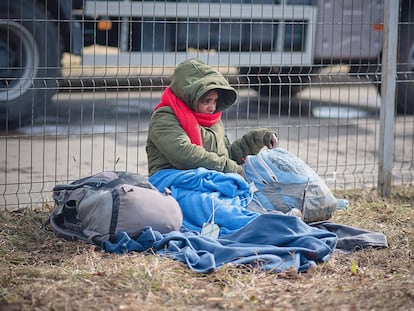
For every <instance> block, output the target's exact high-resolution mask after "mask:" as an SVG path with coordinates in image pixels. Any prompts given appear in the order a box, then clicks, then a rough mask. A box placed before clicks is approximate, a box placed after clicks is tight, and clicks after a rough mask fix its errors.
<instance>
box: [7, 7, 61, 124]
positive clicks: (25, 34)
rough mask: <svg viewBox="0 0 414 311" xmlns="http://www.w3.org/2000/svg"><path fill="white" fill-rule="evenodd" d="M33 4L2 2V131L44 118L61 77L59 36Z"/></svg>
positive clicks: (53, 25)
mask: <svg viewBox="0 0 414 311" xmlns="http://www.w3.org/2000/svg"><path fill="white" fill-rule="evenodd" d="M34 3H35V2H34V1H32V0H19V1H13V0H5V1H4V0H3V1H1V2H0V77H1V79H0V127H1V128H3V129H4V128H8V129H13V128H16V127H19V126H22V125H24V124H27V123H30V122H33V120H34V119H35V118H36V117H37V116H39V115H42V114H43V113H44V112H45V111H46V110H45V108H46V107H47V104H48V103H49V101H50V98H51V96H52V95H53V93H54V91H56V87H54V86H55V85H56V83H57V80H56V78H57V77H58V76H59V74H60V58H61V52H60V50H59V46H60V45H59V44H58V43H59V41H58V34H57V30H56V25H55V23H53V22H51V21H48V20H47V16H46V15H47V14H45V12H46V11H45V8H44V7H43V6H42V5H40V4H39V3H38V2H37V3H36V5H34Z"/></svg>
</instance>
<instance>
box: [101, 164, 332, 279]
mask: <svg viewBox="0 0 414 311" xmlns="http://www.w3.org/2000/svg"><path fill="white" fill-rule="evenodd" d="M150 182H151V183H152V184H153V185H154V186H156V187H157V188H158V189H159V190H160V191H164V190H165V188H169V189H170V190H171V192H172V196H173V197H174V198H175V199H176V200H177V201H178V203H179V204H180V206H181V208H182V211H183V228H182V230H181V232H178V231H173V232H170V233H168V234H160V233H159V232H156V231H153V230H152V228H150V227H147V228H146V229H145V230H144V231H143V232H142V234H141V235H140V236H139V237H138V238H136V239H131V237H129V236H128V235H127V234H126V233H125V232H119V234H118V235H117V237H116V240H115V241H112V242H111V241H105V242H104V244H103V248H104V249H105V250H106V251H108V252H113V253H120V254H123V253H126V252H132V251H145V250H147V249H152V251H155V252H156V253H157V254H160V255H161V256H166V257H170V258H174V259H177V260H179V261H181V262H183V263H185V264H187V265H188V266H189V267H190V268H191V269H192V270H194V271H197V272H209V271H212V270H215V269H217V268H219V267H220V266H222V265H224V264H228V263H231V264H248V265H253V266H257V267H259V268H261V269H263V270H272V271H275V272H279V271H284V270H286V269H290V268H292V267H293V268H295V269H296V270H297V271H306V270H307V269H308V268H309V267H310V266H315V265H316V264H317V263H318V262H324V261H326V260H327V259H328V258H329V256H330V255H331V253H332V252H333V250H334V249H335V246H336V243H337V236H336V234H334V233H331V232H329V231H326V230H321V229H317V228H313V227H311V226H309V225H307V224H306V223H304V222H303V221H301V220H300V219H299V218H297V217H294V216H286V215H283V214H259V213H255V212H252V211H250V210H248V209H247V208H246V207H247V206H248V204H249V203H250V202H251V199H252V191H251V190H250V187H249V185H248V184H247V182H246V181H245V180H244V179H243V178H242V177H241V176H240V175H238V174H224V173H219V172H216V171H211V170H206V169H204V168H199V169H194V170H185V171H182V170H175V169H168V170H161V171H159V172H158V173H156V174H154V175H153V176H152V177H151V178H150ZM213 210H214V213H213ZM213 217H214V222H215V223H216V224H218V225H219V226H220V236H219V239H217V240H215V239H211V238H209V237H206V236H203V235H200V234H199V232H200V231H201V228H202V226H203V223H205V222H209V221H211V220H212V219H213Z"/></svg>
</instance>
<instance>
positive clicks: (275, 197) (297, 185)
mask: <svg viewBox="0 0 414 311" xmlns="http://www.w3.org/2000/svg"><path fill="white" fill-rule="evenodd" d="M243 169H244V173H245V176H246V179H247V181H248V182H253V183H254V185H255V187H256V189H257V191H256V192H255V193H254V198H255V200H256V202H259V204H260V206H261V207H263V208H264V210H265V211H274V210H276V211H280V212H283V213H288V212H289V211H290V210H292V209H293V208H296V209H298V210H300V211H301V212H302V219H303V220H304V221H305V222H308V223H309V222H315V221H321V220H327V219H329V218H330V217H331V216H332V215H333V213H334V212H335V211H336V210H337V209H338V202H339V201H338V199H337V198H335V197H334V195H333V194H332V192H331V191H330V189H329V188H328V186H327V185H326V184H325V182H324V181H323V180H322V179H321V178H320V176H319V175H318V174H317V173H316V172H315V171H314V170H313V169H312V168H311V167H310V166H309V165H308V164H306V163H305V162H304V161H302V160H301V159H299V158H298V157H296V156H295V155H293V154H291V153H290V152H288V151H287V150H285V149H282V148H275V149H269V150H263V151H261V152H260V153H258V154H257V155H249V156H247V157H246V160H245V162H244V164H243ZM339 200H340V203H341V204H345V203H346V202H345V200H342V199H339Z"/></svg>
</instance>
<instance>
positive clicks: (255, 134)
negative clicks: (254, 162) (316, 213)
mask: <svg viewBox="0 0 414 311" xmlns="http://www.w3.org/2000/svg"><path fill="white" fill-rule="evenodd" d="M272 134H276V133H275V132H274V131H271V130H269V129H266V128H259V129H256V130H253V131H250V132H248V133H247V134H245V135H243V137H241V138H239V139H237V140H235V141H234V142H233V143H230V142H229V140H228V138H227V137H226V138H227V141H228V143H227V149H228V151H229V155H230V158H231V159H233V160H235V161H236V162H237V163H238V164H242V163H243V159H244V158H246V156H247V155H254V154H258V153H259V152H260V150H262V148H263V147H265V146H267V145H268V144H269V141H270V136H271V135H272ZM276 135H277V134H276Z"/></svg>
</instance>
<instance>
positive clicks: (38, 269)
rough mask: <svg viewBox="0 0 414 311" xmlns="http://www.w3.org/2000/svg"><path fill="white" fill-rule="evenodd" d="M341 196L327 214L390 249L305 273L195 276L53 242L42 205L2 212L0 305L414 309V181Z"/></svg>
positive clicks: (155, 261) (138, 258)
mask: <svg viewBox="0 0 414 311" xmlns="http://www.w3.org/2000/svg"><path fill="white" fill-rule="evenodd" d="M338 196H341V197H345V198H347V199H348V200H349V201H350V203H351V204H350V208H349V210H348V211H343V212H338V213H337V214H336V215H335V216H334V218H333V219H332V221H334V222H338V223H344V224H349V225H352V226H356V227H360V228H364V229H368V230H373V231H381V232H383V233H385V234H386V236H387V238H388V242H389V248H388V249H384V250H374V249H366V250H363V251H359V252H355V253H353V254H348V255H345V254H335V255H334V256H333V257H332V258H331V259H330V260H329V261H328V262H327V263H325V264H323V265H320V266H319V267H318V268H317V269H316V270H312V271H308V272H307V273H302V274H297V273H295V272H293V271H291V272H286V273H280V274H272V273H269V272H263V271H260V270H257V269H253V268H249V267H234V266H225V267H223V268H221V269H219V270H217V271H215V272H213V273H209V274H200V273H195V272H192V271H191V270H190V269H189V268H187V267H186V266H184V265H183V264H181V263H179V262H177V261H174V260H171V259H166V258H163V257H159V256H157V255H145V254H142V253H136V254H129V255H114V254H108V253H102V252H97V251H95V250H94V248H93V247H91V246H89V245H86V244H84V243H82V242H66V241H62V240H59V239H57V238H56V237H55V236H54V234H53V233H51V232H48V231H46V230H44V229H43V228H42V223H43V222H44V220H45V219H46V217H47V213H46V212H36V211H20V212H14V213H6V212H3V213H0V260H1V262H0V310H414V277H413V275H414V273H413V271H414V264H413V263H414V260H413V257H414V253H413V208H414V187H413V186H410V187H401V188H396V189H394V195H393V197H392V198H391V199H389V200H382V199H381V198H379V197H378V196H377V195H376V192H374V191H373V192H369V191H363V192H362V191H359V192H346V193H340V194H338ZM43 210H44V208H43Z"/></svg>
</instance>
